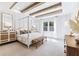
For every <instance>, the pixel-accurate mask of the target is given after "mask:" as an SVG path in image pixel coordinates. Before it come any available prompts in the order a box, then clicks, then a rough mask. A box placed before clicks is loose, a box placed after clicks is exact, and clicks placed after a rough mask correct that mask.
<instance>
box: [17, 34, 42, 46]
mask: <svg viewBox="0 0 79 59" xmlns="http://www.w3.org/2000/svg"><path fill="white" fill-rule="evenodd" d="M41 36H43V35H42V33H39V32H32V33H29V34H22V35H18V41H20V42H22V43H24V44H26V45H27V46H28V47H29V45H30V44H31V42H32V40H34V39H35V38H38V37H41Z"/></svg>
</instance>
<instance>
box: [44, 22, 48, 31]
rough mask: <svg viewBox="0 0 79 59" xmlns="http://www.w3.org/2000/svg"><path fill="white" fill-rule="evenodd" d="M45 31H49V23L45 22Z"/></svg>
mask: <svg viewBox="0 0 79 59" xmlns="http://www.w3.org/2000/svg"><path fill="white" fill-rule="evenodd" d="M43 30H44V31H48V22H44V24H43Z"/></svg>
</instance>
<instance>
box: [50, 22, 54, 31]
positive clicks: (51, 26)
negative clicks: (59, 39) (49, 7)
mask: <svg viewBox="0 0 79 59" xmlns="http://www.w3.org/2000/svg"><path fill="white" fill-rule="evenodd" d="M49 31H54V22H49Z"/></svg>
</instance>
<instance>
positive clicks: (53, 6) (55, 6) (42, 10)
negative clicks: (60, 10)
mask: <svg viewBox="0 0 79 59" xmlns="http://www.w3.org/2000/svg"><path fill="white" fill-rule="evenodd" d="M59 6H61V2H59V3H56V4H55V5H52V6H50V7H47V8H44V9H41V10H38V11H36V12H33V13H31V14H30V15H34V14H37V13H40V12H44V11H46V10H49V9H52V8H57V7H59Z"/></svg>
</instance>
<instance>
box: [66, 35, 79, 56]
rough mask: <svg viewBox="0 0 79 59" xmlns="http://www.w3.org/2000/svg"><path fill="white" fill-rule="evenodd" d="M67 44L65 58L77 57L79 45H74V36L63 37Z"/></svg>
mask: <svg viewBox="0 0 79 59" xmlns="http://www.w3.org/2000/svg"><path fill="white" fill-rule="evenodd" d="M65 40H66V44H67V47H66V48H67V52H66V55H67V56H79V44H77V43H76V41H75V39H74V36H70V35H66V36H65Z"/></svg>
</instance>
